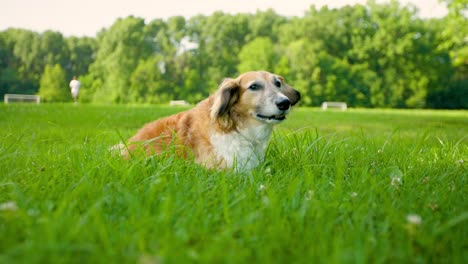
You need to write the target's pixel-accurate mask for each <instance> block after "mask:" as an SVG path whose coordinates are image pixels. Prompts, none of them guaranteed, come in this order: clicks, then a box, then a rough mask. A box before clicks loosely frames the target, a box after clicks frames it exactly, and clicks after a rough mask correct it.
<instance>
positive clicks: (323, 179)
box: [0, 104, 468, 264]
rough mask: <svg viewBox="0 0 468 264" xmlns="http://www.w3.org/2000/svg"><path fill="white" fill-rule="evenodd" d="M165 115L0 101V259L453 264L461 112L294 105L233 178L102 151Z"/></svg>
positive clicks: (465, 207) (466, 230) (459, 254)
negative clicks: (262, 155)
mask: <svg viewBox="0 0 468 264" xmlns="http://www.w3.org/2000/svg"><path fill="white" fill-rule="evenodd" d="M181 110H183V108H170V107H167V106H121V105H119V106H109V105H73V104H41V105H32V104H11V105H4V104H0V263H145V264H146V263H187V262H199V263H467V262H468V171H467V169H468V167H467V163H468V111H433V110H390V109H386V110H382V109H380V110H379V109H375V110H369V109H349V110H348V111H346V112H341V111H321V110H319V109H315V108H297V109H294V111H293V112H292V113H291V115H290V116H288V120H286V121H285V122H284V123H283V124H280V125H279V126H278V127H277V129H276V130H275V133H274V135H273V137H272V139H271V142H270V145H269V147H268V150H267V155H266V160H265V162H264V163H263V164H262V165H261V166H259V167H258V168H257V169H255V170H253V171H250V172H243V173H237V174H236V173H234V172H231V171H223V172H219V171H209V170H206V169H204V168H202V167H200V166H198V165H196V164H194V163H193V162H191V161H190V160H181V159H178V158H177V157H174V156H171V155H166V157H165V158H162V157H159V156H155V157H152V158H148V159H143V158H139V159H138V158H136V159H134V160H131V161H126V160H122V159H121V158H120V157H117V156H115V155H113V154H112V153H110V151H109V147H110V146H112V145H113V144H116V143H118V142H119V141H121V140H122V139H126V138H128V137H129V136H131V135H132V134H133V133H135V132H136V130H137V129H138V128H140V127H141V126H142V125H143V124H144V123H145V122H148V121H151V120H154V119H156V118H158V117H162V116H166V115H169V114H172V113H175V112H178V111H181Z"/></svg>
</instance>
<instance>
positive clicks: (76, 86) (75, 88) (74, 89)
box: [70, 80, 81, 93]
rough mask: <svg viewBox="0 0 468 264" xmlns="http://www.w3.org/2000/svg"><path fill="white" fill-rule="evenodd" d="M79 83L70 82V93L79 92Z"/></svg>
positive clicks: (76, 81) (75, 81)
mask: <svg viewBox="0 0 468 264" xmlns="http://www.w3.org/2000/svg"><path fill="white" fill-rule="evenodd" d="M80 87H81V83H80V81H78V80H71V82H70V88H71V91H72V93H78V92H79V91H80Z"/></svg>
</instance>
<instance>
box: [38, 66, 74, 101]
mask: <svg viewBox="0 0 468 264" xmlns="http://www.w3.org/2000/svg"><path fill="white" fill-rule="evenodd" d="M65 80H66V79H65V71H64V70H63V69H62V67H61V66H60V65H59V64H55V65H54V66H51V65H46V67H45V69H44V73H43V74H42V75H41V81H40V88H39V95H40V96H41V99H42V100H43V101H45V102H65V101H70V98H71V96H70V91H69V89H68V85H67V82H66V81H65Z"/></svg>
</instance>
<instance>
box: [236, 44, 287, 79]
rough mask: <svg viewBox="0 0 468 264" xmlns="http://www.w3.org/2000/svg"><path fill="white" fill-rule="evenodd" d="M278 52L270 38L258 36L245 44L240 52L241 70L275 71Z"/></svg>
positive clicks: (238, 68) (239, 65) (238, 66)
mask: <svg viewBox="0 0 468 264" xmlns="http://www.w3.org/2000/svg"><path fill="white" fill-rule="evenodd" d="M277 54H278V53H277V52H276V51H275V46H274V45H273V43H272V42H271V40H270V39H269V38H266V37H258V38H255V39H254V40H252V41H251V42H249V43H247V44H245V45H244V46H243V47H242V49H241V51H240V52H239V64H238V65H237V70H238V71H239V72H246V71H256V70H266V71H270V72H274V71H275V66H276V63H277V61H278V55H277Z"/></svg>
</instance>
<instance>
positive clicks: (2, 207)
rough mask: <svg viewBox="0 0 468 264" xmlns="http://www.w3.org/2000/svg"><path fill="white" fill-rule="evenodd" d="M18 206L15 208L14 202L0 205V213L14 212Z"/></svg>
mask: <svg viewBox="0 0 468 264" xmlns="http://www.w3.org/2000/svg"><path fill="white" fill-rule="evenodd" d="M17 209H18V206H16V202H15V201H8V202H4V203H2V204H0V211H16V210H17Z"/></svg>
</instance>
